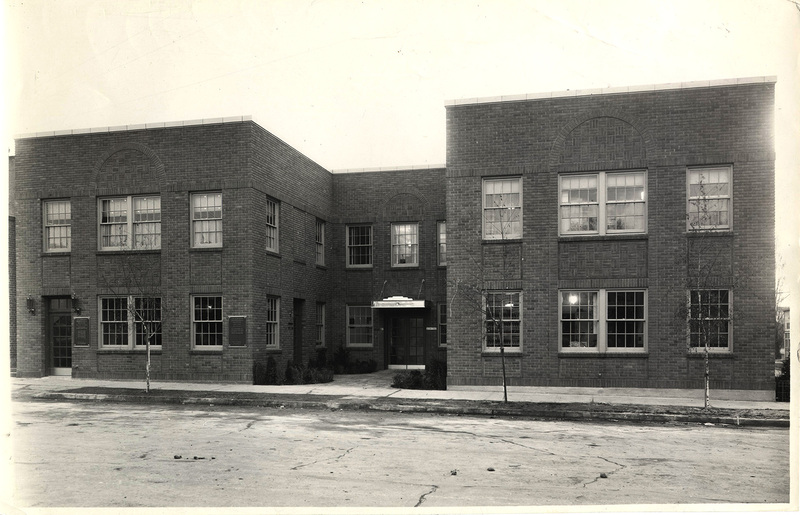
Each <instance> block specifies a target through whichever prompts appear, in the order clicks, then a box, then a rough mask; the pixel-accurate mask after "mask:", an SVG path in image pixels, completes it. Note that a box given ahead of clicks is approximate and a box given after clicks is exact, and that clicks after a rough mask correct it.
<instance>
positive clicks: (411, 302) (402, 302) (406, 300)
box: [372, 296, 425, 309]
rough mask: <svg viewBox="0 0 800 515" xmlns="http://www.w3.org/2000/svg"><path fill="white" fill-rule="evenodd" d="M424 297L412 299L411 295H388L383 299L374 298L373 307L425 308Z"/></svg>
mask: <svg viewBox="0 0 800 515" xmlns="http://www.w3.org/2000/svg"><path fill="white" fill-rule="evenodd" d="M424 307H425V300H424V299H412V298H410V297H400V296H395V297H388V298H385V299H383V300H373V301H372V309H381V308H424Z"/></svg>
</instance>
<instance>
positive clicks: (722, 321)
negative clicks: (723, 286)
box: [689, 290, 731, 351]
mask: <svg viewBox="0 0 800 515" xmlns="http://www.w3.org/2000/svg"><path fill="white" fill-rule="evenodd" d="M689 297H690V299H689V345H690V347H691V348H692V349H697V350H701V349H705V348H706V347H708V349H709V350H710V351H728V350H730V346H731V331H730V323H731V293H730V291H729V290H692V291H690V292H689Z"/></svg>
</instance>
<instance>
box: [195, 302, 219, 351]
mask: <svg viewBox="0 0 800 515" xmlns="http://www.w3.org/2000/svg"><path fill="white" fill-rule="evenodd" d="M192 340H193V342H194V347H195V348H199V349H209V348H221V347H222V297H218V296H205V295H195V296H194V297H192Z"/></svg>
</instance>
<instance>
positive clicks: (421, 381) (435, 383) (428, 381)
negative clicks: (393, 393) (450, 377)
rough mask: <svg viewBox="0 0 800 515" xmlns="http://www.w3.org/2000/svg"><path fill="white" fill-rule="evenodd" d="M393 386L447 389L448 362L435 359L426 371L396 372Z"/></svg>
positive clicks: (413, 388) (418, 388)
mask: <svg viewBox="0 0 800 515" xmlns="http://www.w3.org/2000/svg"><path fill="white" fill-rule="evenodd" d="M392 387H393V388H405V389H407V390H447V363H445V362H444V361H441V360H438V359H435V360H433V361H431V363H430V364H429V365H428V366H427V367H425V373H422V372H420V371H419V370H409V371H405V372H400V373H398V374H395V376H394V381H393V382H392Z"/></svg>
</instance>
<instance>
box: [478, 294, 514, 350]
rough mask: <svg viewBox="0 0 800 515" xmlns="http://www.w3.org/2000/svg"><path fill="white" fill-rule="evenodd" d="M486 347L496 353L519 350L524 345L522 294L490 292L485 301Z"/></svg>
mask: <svg viewBox="0 0 800 515" xmlns="http://www.w3.org/2000/svg"><path fill="white" fill-rule="evenodd" d="M484 302H485V307H486V311H485V313H484V334H485V337H484V346H485V349H486V350H487V351H488V350H491V351H494V350H500V347H504V348H505V349H514V350H519V349H520V348H521V345H522V338H521V336H522V318H521V317H522V296H521V294H520V292H505V291H504V292H489V293H487V294H486V298H485V299H484Z"/></svg>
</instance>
